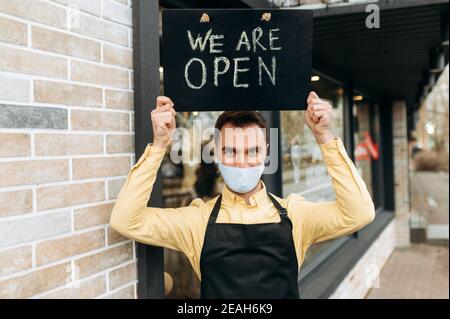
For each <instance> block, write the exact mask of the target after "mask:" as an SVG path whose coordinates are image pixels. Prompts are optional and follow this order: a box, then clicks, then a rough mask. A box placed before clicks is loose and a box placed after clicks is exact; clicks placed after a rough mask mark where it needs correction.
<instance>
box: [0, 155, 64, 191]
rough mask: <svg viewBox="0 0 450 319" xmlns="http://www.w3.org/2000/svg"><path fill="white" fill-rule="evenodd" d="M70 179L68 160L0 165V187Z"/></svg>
mask: <svg viewBox="0 0 450 319" xmlns="http://www.w3.org/2000/svg"><path fill="white" fill-rule="evenodd" d="M67 179H69V165H68V161H67V160H31V161H13V162H4V163H2V165H0V187H4V186H16V185H26V184H40V183H50V182H58V181H63V180H67Z"/></svg>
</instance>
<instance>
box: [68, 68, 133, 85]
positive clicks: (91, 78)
mask: <svg viewBox="0 0 450 319" xmlns="http://www.w3.org/2000/svg"><path fill="white" fill-rule="evenodd" d="M71 72H72V80H75V81H80V82H86V83H93V84H97V85H106V86H111V87H116V88H121V89H128V88H129V86H130V84H129V79H128V72H127V71H124V70H119V69H116V68H112V67H106V66H100V65H94V64H91V63H86V62H81V61H72V64H71Z"/></svg>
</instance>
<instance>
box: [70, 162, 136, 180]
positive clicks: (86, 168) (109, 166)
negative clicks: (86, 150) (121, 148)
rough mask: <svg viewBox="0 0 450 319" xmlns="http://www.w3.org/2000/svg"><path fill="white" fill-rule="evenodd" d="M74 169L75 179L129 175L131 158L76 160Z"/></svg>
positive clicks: (73, 163)
mask: <svg viewBox="0 0 450 319" xmlns="http://www.w3.org/2000/svg"><path fill="white" fill-rule="evenodd" d="M72 169H73V172H72V173H73V178H74V179H87V178H97V177H107V176H121V175H127V173H128V171H129V170H130V158H129V157H128V156H125V157H97V158H75V159H74V160H73V162H72Z"/></svg>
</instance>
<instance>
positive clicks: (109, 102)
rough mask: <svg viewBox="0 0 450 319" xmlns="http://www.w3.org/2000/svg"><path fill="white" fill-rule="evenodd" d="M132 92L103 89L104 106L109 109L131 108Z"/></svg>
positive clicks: (132, 103) (132, 102)
mask: <svg viewBox="0 0 450 319" xmlns="http://www.w3.org/2000/svg"><path fill="white" fill-rule="evenodd" d="M133 99H134V96H133V93H132V92H124V91H114V90H105V104H106V105H105V106H106V107H107V108H110V109H124V110H132V109H133V107H134V100H133Z"/></svg>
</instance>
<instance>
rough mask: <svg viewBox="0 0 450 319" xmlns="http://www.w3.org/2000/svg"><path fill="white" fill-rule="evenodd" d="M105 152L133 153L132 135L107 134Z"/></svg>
mask: <svg viewBox="0 0 450 319" xmlns="http://www.w3.org/2000/svg"><path fill="white" fill-rule="evenodd" d="M106 152H107V153H133V152H134V135H107V136H106Z"/></svg>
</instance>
